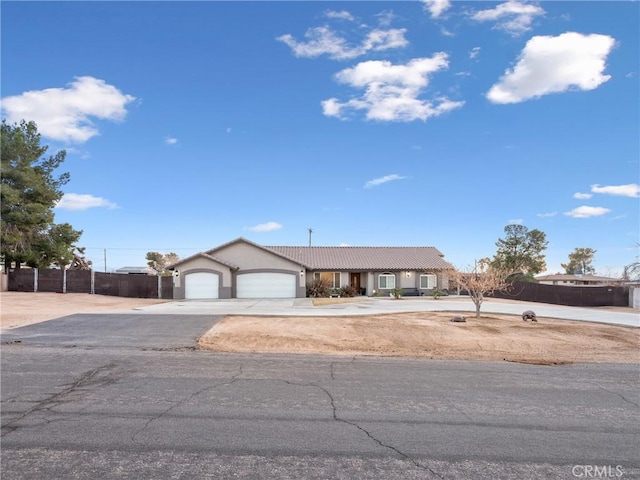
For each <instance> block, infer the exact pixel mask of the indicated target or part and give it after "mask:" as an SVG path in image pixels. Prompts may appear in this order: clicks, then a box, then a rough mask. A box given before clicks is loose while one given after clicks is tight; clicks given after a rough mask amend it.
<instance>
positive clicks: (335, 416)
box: [281, 380, 444, 479]
mask: <svg viewBox="0 0 640 480" xmlns="http://www.w3.org/2000/svg"><path fill="white" fill-rule="evenodd" d="M281 381H282V382H284V383H286V384H287V385H294V386H298V387H312V388H317V389H318V390H320V391H322V392H324V394H325V395H326V396H327V398H329V402H330V404H331V412H332V417H333V420H334V421H336V422H340V423H345V424H347V425H350V426H352V427H355V428H357V429H358V430H359V431H361V432H362V433H364V434H365V435H366V436H367V437H368V438H370V439H371V440H373V441H374V442H375V443H377V444H378V445H380V446H381V447H382V448H386V449H389V450H391V451H392V452H395V453H396V454H397V455H399V456H401V457H402V458H404V459H406V460H408V461H409V462H411V463H412V464H413V465H414V466H415V467H416V468H419V469H420V470H424V471H426V472H429V473H430V474H432V475H435V476H436V477H438V478H440V479H444V477H443V476H441V475H440V474H438V473H437V472H435V471H434V470H433V469H431V468H430V467H429V466H427V465H423V464H421V463H420V462H418V461H417V460H415V459H414V458H412V457H410V456H409V455H407V454H406V453H404V452H402V451H401V450H400V449H398V448H396V447H394V446H393V445H389V444H387V443H384V442H383V441H382V440H380V439H379V438H377V437H375V436H374V435H373V434H372V433H371V432H369V431H368V430H367V429H366V428H364V427H362V426H360V425H358V424H357V423H356V422H352V421H350V420H346V419H344V418H340V417H339V416H338V408H337V407H336V402H335V399H334V398H333V395H331V392H329V390H327V389H326V388H325V387H323V386H321V385H318V384H315V383H296V382H292V381H289V380H281Z"/></svg>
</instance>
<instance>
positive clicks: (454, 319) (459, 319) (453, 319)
mask: <svg viewBox="0 0 640 480" xmlns="http://www.w3.org/2000/svg"><path fill="white" fill-rule="evenodd" d="M449 321H450V322H455V323H463V322H466V321H467V319H466V318H465V317H462V316H456V317H453V318H452V319H451V320H449Z"/></svg>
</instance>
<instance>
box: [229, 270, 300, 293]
mask: <svg viewBox="0 0 640 480" xmlns="http://www.w3.org/2000/svg"><path fill="white" fill-rule="evenodd" d="M295 296H296V276H295V275H291V274H287V273H245V274H243V275H238V276H237V278H236V297H237V298H295Z"/></svg>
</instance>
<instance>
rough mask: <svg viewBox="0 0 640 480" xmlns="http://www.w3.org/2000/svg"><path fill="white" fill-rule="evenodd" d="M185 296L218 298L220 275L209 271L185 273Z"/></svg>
mask: <svg viewBox="0 0 640 480" xmlns="http://www.w3.org/2000/svg"><path fill="white" fill-rule="evenodd" d="M184 298H201V299H205V298H218V275H216V274H215V273H208V272H196V273H188V274H187V275H185V276H184Z"/></svg>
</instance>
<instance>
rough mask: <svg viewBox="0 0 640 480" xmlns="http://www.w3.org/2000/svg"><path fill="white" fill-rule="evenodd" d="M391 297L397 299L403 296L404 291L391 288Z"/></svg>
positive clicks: (398, 288)
mask: <svg viewBox="0 0 640 480" xmlns="http://www.w3.org/2000/svg"><path fill="white" fill-rule="evenodd" d="M391 295H393V298H395V299H398V298H400V297H401V296H402V295H404V290H403V289H402V288H400V287H396V288H392V289H391Z"/></svg>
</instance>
